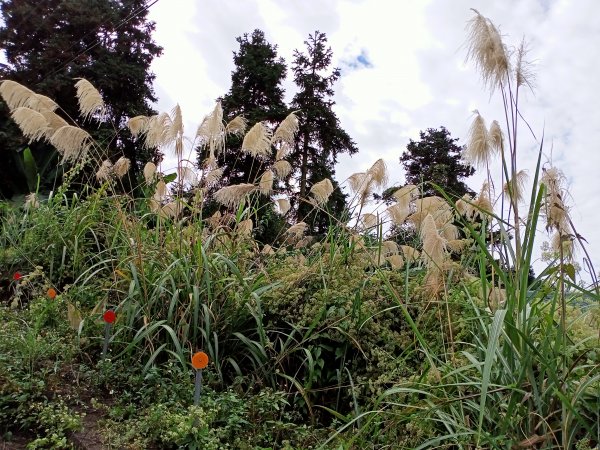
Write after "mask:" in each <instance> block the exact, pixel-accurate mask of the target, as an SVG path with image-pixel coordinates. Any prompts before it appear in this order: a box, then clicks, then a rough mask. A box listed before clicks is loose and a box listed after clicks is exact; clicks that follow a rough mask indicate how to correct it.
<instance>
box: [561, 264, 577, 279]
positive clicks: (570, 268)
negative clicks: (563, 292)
mask: <svg viewBox="0 0 600 450" xmlns="http://www.w3.org/2000/svg"><path fill="white" fill-rule="evenodd" d="M562 270H563V271H564V272H565V273H566V274H567V275H569V278H570V279H571V280H573V283H575V266H574V265H573V264H563V266H562Z"/></svg>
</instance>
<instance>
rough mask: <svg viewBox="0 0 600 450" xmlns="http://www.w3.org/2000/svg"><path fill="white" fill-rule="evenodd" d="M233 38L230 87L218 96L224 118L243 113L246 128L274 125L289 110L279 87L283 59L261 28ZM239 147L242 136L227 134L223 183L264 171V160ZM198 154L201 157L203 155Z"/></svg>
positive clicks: (243, 180)
mask: <svg viewBox="0 0 600 450" xmlns="http://www.w3.org/2000/svg"><path fill="white" fill-rule="evenodd" d="M236 40H237V42H238V43H239V44H240V48H239V50H238V51H237V52H234V53H233V62H234V63H235V69H234V70H233V72H231V88H230V89H229V92H228V93H227V94H226V95H225V96H224V97H223V98H222V99H221V106H222V107H223V117H224V119H225V120H226V121H230V120H232V119H233V118H235V117H236V116H239V115H242V116H244V118H245V119H246V120H247V121H248V126H249V127H251V126H253V125H254V124H256V123H258V122H266V123H267V124H268V125H269V126H270V127H271V128H275V126H276V125H277V124H278V123H279V122H281V121H282V120H283V119H285V117H286V115H287V113H288V108H287V107H286V105H285V102H284V100H283V95H284V90H283V88H282V86H281V84H282V83H283V80H284V79H285V74H286V65H285V62H284V60H283V58H279V57H278V56H277V46H276V45H271V44H270V43H269V42H267V40H266V39H265V33H264V32H263V31H261V30H254V32H253V33H252V34H251V35H248V34H244V35H243V36H241V37H238V38H237V39H236ZM241 146H242V138H241V137H236V136H229V137H228V139H227V143H226V147H225V151H224V152H223V157H222V158H221V160H220V161H219V166H221V167H222V168H223V170H224V172H223V178H222V182H223V183H224V184H229V185H230V184H238V183H252V182H254V181H256V180H257V178H258V177H259V176H260V174H261V173H262V172H263V170H264V167H263V161H260V160H256V159H255V158H253V157H252V156H250V155H247V154H243V153H242V152H241V151H240V149H241ZM201 156H202V157H201V160H202V159H203V157H204V155H201Z"/></svg>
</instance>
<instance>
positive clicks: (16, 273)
mask: <svg viewBox="0 0 600 450" xmlns="http://www.w3.org/2000/svg"><path fill="white" fill-rule="evenodd" d="M21 278H23V275H21V274H20V273H19V272H15V273H14V275H13V280H14V281H19V280H20V279H21Z"/></svg>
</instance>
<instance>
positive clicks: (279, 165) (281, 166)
mask: <svg viewBox="0 0 600 450" xmlns="http://www.w3.org/2000/svg"><path fill="white" fill-rule="evenodd" d="M271 170H273V173H274V174H275V176H276V177H277V178H279V179H280V180H283V179H285V178H286V177H287V176H288V175H289V174H290V173H291V171H292V165H291V164H290V163H289V162H288V161H286V160H285V159H280V160H279V161H276V162H275V164H273V166H272V167H271Z"/></svg>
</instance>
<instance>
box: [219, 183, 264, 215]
mask: <svg viewBox="0 0 600 450" xmlns="http://www.w3.org/2000/svg"><path fill="white" fill-rule="evenodd" d="M255 190H256V186H254V185H253V184H250V183H242V184H234V185H231V186H225V187H222V188H221V189H219V190H218V191H217V192H215V200H216V201H217V202H218V203H220V204H221V205H223V206H225V207H227V208H232V209H235V208H237V207H238V206H239V204H240V203H241V202H242V200H244V199H245V198H246V197H247V196H248V194H250V193H251V192H254V191H255Z"/></svg>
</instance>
